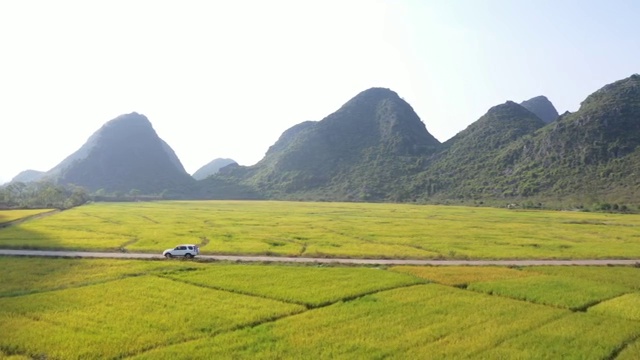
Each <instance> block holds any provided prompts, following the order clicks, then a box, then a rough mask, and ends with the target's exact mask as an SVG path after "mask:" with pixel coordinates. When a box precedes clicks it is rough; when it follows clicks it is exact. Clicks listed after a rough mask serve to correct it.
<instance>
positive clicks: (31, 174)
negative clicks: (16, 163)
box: [11, 170, 45, 183]
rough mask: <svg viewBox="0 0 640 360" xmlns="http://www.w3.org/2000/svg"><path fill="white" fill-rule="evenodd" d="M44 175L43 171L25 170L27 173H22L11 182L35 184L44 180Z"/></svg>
mask: <svg viewBox="0 0 640 360" xmlns="http://www.w3.org/2000/svg"><path fill="white" fill-rule="evenodd" d="M44 175H45V173H44V172H42V171H37V170H25V171H22V172H21V173H20V174H18V175H16V176H14V177H13V179H11V182H23V183H29V182H34V181H38V180H40V179H42V177H43V176H44Z"/></svg>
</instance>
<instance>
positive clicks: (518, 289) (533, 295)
mask: <svg viewBox="0 0 640 360" xmlns="http://www.w3.org/2000/svg"><path fill="white" fill-rule="evenodd" d="M468 289H469V290H473V291H479V292H483V293H488V294H494V295H499V296H505V297H509V298H514V299H520V300H524V301H530V302H534V303H539V304H545V305H552V306H558V307H561V308H567V309H571V310H584V309H586V308H588V307H589V306H591V305H594V304H596V303H598V302H600V301H602V300H606V299H610V298H613V297H616V296H619V295H622V294H624V293H625V292H628V291H629V290H628V289H627V288H625V287H623V286H620V285H616V284H599V283H595V282H593V281H589V280H583V279H578V278H568V277H560V276H548V275H541V276H531V277H523V278H518V279H507V280H497V281H487V282H478V283H473V284H470V285H469V286H468Z"/></svg>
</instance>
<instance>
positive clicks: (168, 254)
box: [164, 253, 173, 259]
mask: <svg viewBox="0 0 640 360" xmlns="http://www.w3.org/2000/svg"><path fill="white" fill-rule="evenodd" d="M164 257H166V258H167V259H171V258H172V257H173V255H171V253H166V254H165V255H164Z"/></svg>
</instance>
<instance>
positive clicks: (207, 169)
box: [191, 159, 237, 180]
mask: <svg viewBox="0 0 640 360" xmlns="http://www.w3.org/2000/svg"><path fill="white" fill-rule="evenodd" d="M230 164H237V163H236V162H235V161H234V160H231V159H214V160H212V161H211V162H209V163H208V164H206V165H204V166H203V167H201V168H200V169H198V170H196V172H194V173H193V175H191V176H192V177H193V178H194V179H196V180H202V179H205V178H207V177H208V176H211V175H213V174H217V173H218V171H219V170H220V169H221V168H223V167H225V166H227V165H230Z"/></svg>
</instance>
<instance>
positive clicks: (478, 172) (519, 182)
mask: <svg viewBox="0 0 640 360" xmlns="http://www.w3.org/2000/svg"><path fill="white" fill-rule="evenodd" d="M556 117H557V118H556ZM222 160H225V159H217V160H216V161H214V162H212V163H211V164H208V165H207V166H209V165H211V166H212V168H215V167H216V166H217V171H218V172H217V173H215V174H213V175H208V172H213V171H215V170H210V169H208V168H207V166H205V167H203V169H201V170H202V172H200V170H199V172H200V174H198V175H197V176H198V177H204V178H202V180H199V181H196V180H194V179H193V178H191V177H190V176H189V175H188V174H187V173H186V172H185V171H184V168H183V167H182V164H181V163H180V160H179V159H178V158H177V156H176V155H175V153H174V152H173V150H171V148H170V147H169V145H168V144H166V143H165V142H164V141H162V139H160V138H159V137H158V135H157V134H156V133H155V131H154V130H153V127H152V126H151V123H150V122H149V120H148V119H147V118H146V117H144V116H142V115H140V114H137V113H132V114H127V115H122V116H120V117H118V118H116V119H114V120H112V121H110V122H108V123H106V124H105V125H104V126H103V127H102V128H101V129H100V130H98V131H97V132H96V133H94V134H93V135H92V136H91V137H90V138H89V139H88V141H87V142H86V144H85V145H83V146H82V147H81V148H80V149H79V150H78V151H76V152H75V153H73V154H71V155H70V156H68V157H67V158H66V159H64V160H63V161H62V162H61V163H60V164H59V165H58V166H56V167H54V168H53V169H51V170H50V171H48V172H47V173H45V174H39V173H38V172H25V173H23V174H20V175H19V177H17V178H18V179H24V181H27V180H29V179H37V178H38V176H40V175H42V178H41V179H45V180H49V181H54V182H56V183H58V184H76V185H81V186H84V187H86V188H88V189H89V190H90V191H96V190H98V189H104V191H106V192H120V193H123V192H124V193H127V192H131V191H133V190H135V191H136V192H139V193H142V194H158V193H160V192H163V193H166V192H169V193H171V194H175V196H176V197H178V196H179V197H182V198H194V199H295V200H323V201H396V202H408V201H417V202H435V203H470V202H474V203H479V202H482V203H485V202H486V203H503V204H504V203H520V202H527V203H542V202H546V201H550V202H560V203H564V204H568V205H569V206H572V207H580V206H582V205H592V204H599V205H598V206H600V205H601V206H603V209H606V206H610V207H613V205H611V204H615V205H617V204H623V205H624V206H626V205H625V204H635V208H638V206H640V187H639V186H640V181H639V180H638V171H639V170H638V169H640V75H633V76H631V77H629V78H626V79H622V80H619V81H616V82H614V83H612V84H609V85H606V86H604V87H603V88H601V89H600V90H598V91H596V92H594V93H593V94H591V95H589V96H588V97H587V98H586V99H585V100H584V101H583V102H582V104H581V106H580V109H579V110H578V111H576V112H574V113H568V112H567V113H565V114H563V115H562V116H559V117H558V116H557V112H556V111H555V108H554V107H553V104H551V102H550V101H549V100H548V99H546V98H545V97H536V98H533V99H530V100H527V101H525V102H523V103H522V104H517V103H514V102H511V101H508V102H506V103H504V104H500V105H497V106H494V107H492V108H490V109H489V110H488V111H487V113H486V114H485V115H483V116H482V117H480V118H479V119H478V120H477V121H475V122H473V123H472V124H471V125H469V126H468V127H467V128H466V129H464V130H462V131H460V132H459V133H458V134H456V135H455V136H454V137H452V138H451V139H449V140H447V141H445V142H444V143H440V142H439V141H438V140H437V139H435V138H434V137H433V136H432V135H431V134H430V133H429V132H428V131H427V128H426V126H425V124H424V123H423V122H422V121H421V120H420V118H419V117H418V115H417V114H416V113H415V112H414V111H413V108H412V107H411V106H410V105H409V104H408V103H407V102H405V101H404V100H403V99H402V98H400V97H399V96H398V94H396V93H395V92H393V91H391V90H389V89H385V88H371V89H368V90H365V91H363V92H361V93H360V94H358V95H356V96H355V97H354V98H352V99H351V100H349V101H348V102H346V103H345V104H344V105H343V106H342V107H340V108H339V109H338V110H337V111H335V112H334V113H332V114H330V115H328V116H327V117H325V118H324V119H322V120H319V121H304V122H301V123H299V124H297V125H295V126H293V127H291V128H290V129H288V130H286V131H285V132H284V133H282V135H281V136H280V138H279V139H278V140H277V141H276V142H275V143H274V144H273V145H272V146H271V147H270V148H269V149H268V151H267V152H266V154H265V156H264V158H263V159H262V160H260V161H259V162H258V163H257V164H255V165H253V166H239V165H238V164H236V163H230V164H225V165H226V166H223V167H221V166H219V165H220V162H221V161H222ZM226 160H228V159H226ZM228 161H230V160H228ZM214 165H215V166H214ZM197 173H198V172H197ZM194 176H196V173H194ZM165 190H166V191H165ZM104 191H103V192H104ZM620 208H622V207H620Z"/></svg>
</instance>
